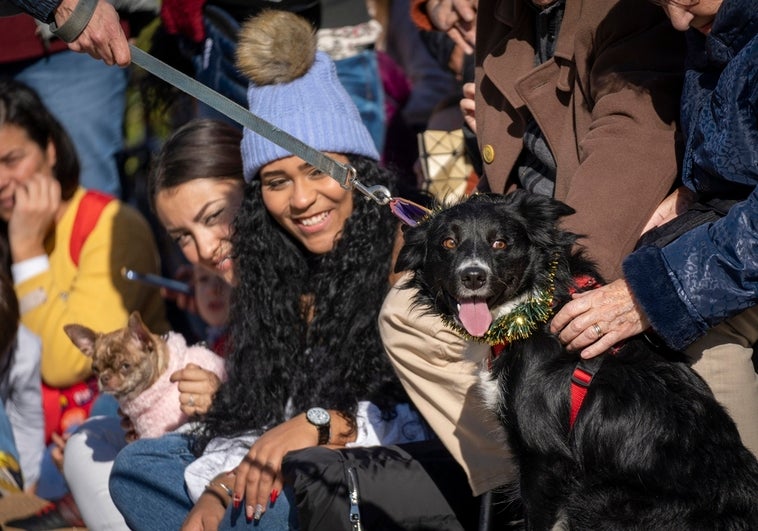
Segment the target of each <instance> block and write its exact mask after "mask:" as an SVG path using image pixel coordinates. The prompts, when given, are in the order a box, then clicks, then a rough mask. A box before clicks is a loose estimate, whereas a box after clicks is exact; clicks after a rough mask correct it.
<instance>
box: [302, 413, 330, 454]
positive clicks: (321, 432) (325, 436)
mask: <svg viewBox="0 0 758 531" xmlns="http://www.w3.org/2000/svg"><path fill="white" fill-rule="evenodd" d="M305 418H306V419H308V422H310V423H311V424H313V425H314V426H316V429H317V430H318V444H319V446H320V445H323V444H326V443H328V442H329V438H330V436H331V423H332V416H331V415H330V414H329V412H328V411H327V410H325V409H324V408H322V407H312V408H310V409H309V410H308V411H306V412H305Z"/></svg>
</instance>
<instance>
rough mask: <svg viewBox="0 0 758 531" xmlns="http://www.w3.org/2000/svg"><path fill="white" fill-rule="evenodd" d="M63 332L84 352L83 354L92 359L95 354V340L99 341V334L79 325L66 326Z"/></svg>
mask: <svg viewBox="0 0 758 531" xmlns="http://www.w3.org/2000/svg"><path fill="white" fill-rule="evenodd" d="M63 331H64V332H66V335H67V336H68V338H69V339H70V340H71V342H72V343H73V344H74V345H76V348H78V349H79V350H81V351H82V354H84V355H85V356H89V357H92V355H93V354H94V353H95V339H97V333H96V332H95V331H94V330H91V329H89V328H87V327H86V326H82V325H78V324H67V325H64V327H63Z"/></svg>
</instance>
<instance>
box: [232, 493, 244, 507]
mask: <svg viewBox="0 0 758 531" xmlns="http://www.w3.org/2000/svg"><path fill="white" fill-rule="evenodd" d="M240 503H242V498H240V497H239V496H238V495H236V494H235V495H234V498H232V505H234V508H235V509H239V508H240Z"/></svg>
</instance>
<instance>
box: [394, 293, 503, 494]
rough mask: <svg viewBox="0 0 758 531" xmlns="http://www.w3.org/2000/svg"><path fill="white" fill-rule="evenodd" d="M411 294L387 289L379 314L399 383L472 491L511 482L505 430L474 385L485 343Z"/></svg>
mask: <svg viewBox="0 0 758 531" xmlns="http://www.w3.org/2000/svg"><path fill="white" fill-rule="evenodd" d="M402 284H403V281H402V280H401V281H400V282H398V284H397V285H398V286H399V285H402ZM412 294H413V290H411V289H398V288H397V287H394V288H392V289H391V290H390V292H389V294H388V295H387V298H386V299H385V301H384V305H383V306H382V309H381V312H380V314H379V330H380V332H381V335H382V340H383V341H384V347H385V349H386V351H387V354H388V355H389V357H390V360H391V361H392V364H393V366H394V367H395V371H396V372H397V374H398V376H399V377H400V380H401V382H402V383H403V386H404V387H405V389H406V391H407V392H408V395H409V396H410V397H411V399H412V400H413V403H414V404H415V405H416V407H417V408H418V410H419V411H420V412H421V414H422V415H423V416H424V418H425V419H426V421H427V422H428V423H429V425H430V426H431V428H432V429H433V430H434V431H435V433H436V434H437V436H438V437H439V438H440V440H442V442H443V444H444V445H445V446H446V447H447V449H448V450H449V451H450V453H451V454H452V455H453V457H454V458H455V459H456V460H457V461H458V462H459V463H460V464H461V466H462V467H463V468H464V470H465V471H466V474H467V475H468V478H469V484H470V485H471V489H472V490H473V492H474V494H475V495H479V494H482V493H484V492H486V491H488V490H490V489H493V488H495V487H498V486H501V485H503V484H505V483H508V482H510V481H512V480H513V478H514V477H515V468H514V465H513V463H512V459H511V455H510V452H509V450H508V448H507V446H506V443H505V435H504V432H503V429H502V427H501V426H500V424H499V423H498V421H497V419H496V418H495V415H494V414H493V413H492V412H491V411H490V410H488V409H486V408H485V407H484V402H483V399H482V397H481V396H480V394H479V390H478V386H477V382H478V378H479V376H478V373H479V366H480V363H477V362H475V361H472V359H479V360H481V359H483V357H484V355H485V354H486V350H487V348H488V347H487V346H483V345H469V344H468V343H467V342H466V341H464V340H463V339H462V338H461V337H460V336H458V335H457V334H455V333H454V332H453V331H452V330H449V329H448V328H446V327H445V326H444V325H443V324H442V322H441V320H440V319H439V318H437V317H435V316H431V315H424V313H423V311H422V310H420V309H414V308H412V306H411V296H412ZM470 349H473V350H470ZM470 358H471V359H470Z"/></svg>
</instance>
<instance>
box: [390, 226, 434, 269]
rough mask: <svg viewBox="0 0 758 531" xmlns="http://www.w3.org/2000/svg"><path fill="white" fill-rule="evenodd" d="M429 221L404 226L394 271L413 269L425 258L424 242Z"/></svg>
mask: <svg viewBox="0 0 758 531" xmlns="http://www.w3.org/2000/svg"><path fill="white" fill-rule="evenodd" d="M428 226H429V222H425V223H421V224H419V225H416V226H415V227H406V228H405V230H404V231H403V240H404V243H403V247H402V248H401V249H400V253H399V254H398V256H397V261H396V262H395V273H400V272H402V271H413V270H415V269H418V268H419V267H421V266H422V265H423V264H424V260H426V244H427V232H428Z"/></svg>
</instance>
